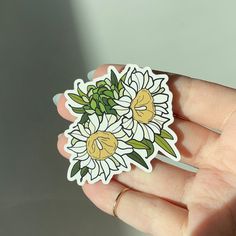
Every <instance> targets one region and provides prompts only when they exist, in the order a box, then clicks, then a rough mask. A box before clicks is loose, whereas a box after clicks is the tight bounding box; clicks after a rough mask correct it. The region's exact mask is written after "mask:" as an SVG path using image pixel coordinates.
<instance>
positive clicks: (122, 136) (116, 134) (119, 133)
mask: <svg viewBox="0 0 236 236" xmlns="http://www.w3.org/2000/svg"><path fill="white" fill-rule="evenodd" d="M125 135H126V133H125V132H124V131H123V130H122V129H121V130H120V131H119V132H116V133H114V136H115V137H116V138H118V139H122V138H124V136H125Z"/></svg>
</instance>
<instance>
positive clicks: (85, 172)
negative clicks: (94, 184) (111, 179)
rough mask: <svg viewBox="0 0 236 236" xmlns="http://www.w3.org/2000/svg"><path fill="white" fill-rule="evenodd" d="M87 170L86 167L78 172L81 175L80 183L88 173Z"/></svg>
mask: <svg viewBox="0 0 236 236" xmlns="http://www.w3.org/2000/svg"><path fill="white" fill-rule="evenodd" d="M88 170H89V168H88V167H87V166H84V167H83V168H82V169H81V171H80V175H81V179H80V181H82V179H83V178H84V176H85V175H86V174H87V173H88Z"/></svg>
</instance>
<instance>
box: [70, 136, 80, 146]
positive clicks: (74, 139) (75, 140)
mask: <svg viewBox="0 0 236 236" xmlns="http://www.w3.org/2000/svg"><path fill="white" fill-rule="evenodd" d="M78 141H79V140H78V139H76V138H72V140H71V144H72V146H74V145H75V144H76V143H77V142H78Z"/></svg>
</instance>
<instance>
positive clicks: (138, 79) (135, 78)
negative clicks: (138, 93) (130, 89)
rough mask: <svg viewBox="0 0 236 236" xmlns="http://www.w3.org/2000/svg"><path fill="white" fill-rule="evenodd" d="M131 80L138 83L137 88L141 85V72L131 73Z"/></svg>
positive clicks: (140, 87)
mask: <svg viewBox="0 0 236 236" xmlns="http://www.w3.org/2000/svg"><path fill="white" fill-rule="evenodd" d="M132 80H133V81H135V82H136V84H137V85H138V90H140V89H142V87H143V74H142V73H141V72H136V73H133V74H132Z"/></svg>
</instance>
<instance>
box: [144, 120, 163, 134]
mask: <svg viewBox="0 0 236 236" xmlns="http://www.w3.org/2000/svg"><path fill="white" fill-rule="evenodd" d="M147 126H148V127H149V128H151V130H153V132H154V133H155V134H160V126H158V125H157V124H155V123H154V122H149V123H148V124H147Z"/></svg>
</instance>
